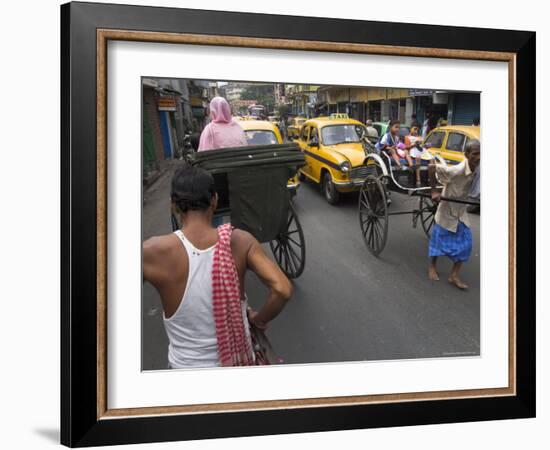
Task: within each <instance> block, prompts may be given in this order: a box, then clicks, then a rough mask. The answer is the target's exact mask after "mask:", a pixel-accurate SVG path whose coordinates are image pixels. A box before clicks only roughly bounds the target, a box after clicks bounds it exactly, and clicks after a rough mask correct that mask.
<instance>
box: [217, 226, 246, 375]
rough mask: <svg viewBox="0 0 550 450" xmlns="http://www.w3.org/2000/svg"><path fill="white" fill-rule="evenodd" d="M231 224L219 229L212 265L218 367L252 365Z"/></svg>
mask: <svg viewBox="0 0 550 450" xmlns="http://www.w3.org/2000/svg"><path fill="white" fill-rule="evenodd" d="M232 230H233V229H232V227H231V224H229V223H226V224H224V225H220V226H219V227H218V236H219V238H218V245H217V246H216V249H215V250H214V260H213V266H212V296H213V298H212V302H213V311H214V321H215V323H216V338H217V341H218V355H219V358H220V365H221V366H251V365H254V364H255V362H254V355H253V352H252V344H251V342H250V338H249V336H248V335H247V333H246V331H245V326H248V323H247V324H246V325H245V323H244V317H243V302H242V300H241V290H240V284H239V275H238V273H237V267H236V266H235V260H234V259H233V254H232V253H231V232H232Z"/></svg>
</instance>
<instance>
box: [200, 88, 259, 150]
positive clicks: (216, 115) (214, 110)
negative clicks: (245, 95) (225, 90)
mask: <svg viewBox="0 0 550 450" xmlns="http://www.w3.org/2000/svg"><path fill="white" fill-rule="evenodd" d="M210 119H211V121H210V123H209V124H208V125H206V127H204V130H203V131H202V133H201V138H200V142H199V152H202V151H205V150H215V149H218V148H226V147H243V146H245V145H248V142H247V140H246V135H245V134H244V130H243V129H242V127H241V126H240V125H239V124H238V123H237V122H236V121H235V120H233V116H232V115H231V107H230V106H229V103H227V100H226V99H225V98H223V97H214V98H213V99H212V100H211V101H210Z"/></svg>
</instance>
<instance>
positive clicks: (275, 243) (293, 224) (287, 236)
mask: <svg viewBox="0 0 550 450" xmlns="http://www.w3.org/2000/svg"><path fill="white" fill-rule="evenodd" d="M269 246H270V247H271V251H272V252H273V256H275V259H276V260H277V264H278V265H279V267H280V268H281V270H282V271H283V272H284V273H285V274H286V276H287V277H288V278H298V277H299V276H300V275H301V274H302V272H303V271H304V267H305V264H306V241H305V238H304V232H303V230H302V225H301V224H300V221H299V220H298V215H297V214H296V211H295V209H294V206H293V205H292V202H291V203H290V204H289V207H288V219H287V223H286V229H285V230H284V231H282V232H281V233H280V234H279V236H277V238H275V239H274V240H272V241H271V242H270V243H269Z"/></svg>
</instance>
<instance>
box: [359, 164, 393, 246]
mask: <svg viewBox="0 0 550 450" xmlns="http://www.w3.org/2000/svg"><path fill="white" fill-rule="evenodd" d="M359 224H360V225H361V234H362V235H363V239H364V241H365V244H366V245H367V248H368V249H369V251H370V252H371V253H372V254H373V255H374V256H378V255H379V254H380V253H381V252H382V250H384V247H385V246H386V240H387V238H388V205H387V201H386V190H385V189H384V186H383V185H382V182H381V181H380V180H379V179H378V178H377V177H375V176H373V175H369V176H367V178H366V179H365V181H364V182H363V185H362V186H361V190H360V191H359Z"/></svg>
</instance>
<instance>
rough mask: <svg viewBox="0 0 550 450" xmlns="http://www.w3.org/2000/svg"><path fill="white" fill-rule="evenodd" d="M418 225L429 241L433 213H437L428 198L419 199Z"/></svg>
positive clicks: (433, 220)
mask: <svg viewBox="0 0 550 450" xmlns="http://www.w3.org/2000/svg"><path fill="white" fill-rule="evenodd" d="M418 209H419V210H420V223H421V224H422V229H423V230H424V233H426V237H427V238H428V239H430V236H431V233H432V227H433V224H434V222H435V212H436V211H437V205H436V204H435V203H434V202H433V201H432V199H431V198H430V197H420V205H419V207H418Z"/></svg>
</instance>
